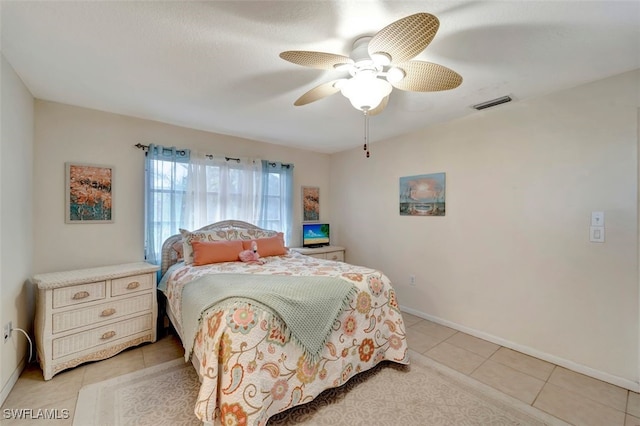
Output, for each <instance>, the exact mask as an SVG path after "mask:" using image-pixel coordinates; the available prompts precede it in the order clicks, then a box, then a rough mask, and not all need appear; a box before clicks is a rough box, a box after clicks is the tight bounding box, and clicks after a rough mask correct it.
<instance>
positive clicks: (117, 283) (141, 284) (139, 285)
mask: <svg viewBox="0 0 640 426" xmlns="http://www.w3.org/2000/svg"><path fill="white" fill-rule="evenodd" d="M153 282H154V280H153V275H152V274H141V275H133V276H131V277H124V278H118V279H115V280H112V281H111V296H121V295H123V294H130V293H133V292H136V291H141V290H149V289H151V288H153Z"/></svg>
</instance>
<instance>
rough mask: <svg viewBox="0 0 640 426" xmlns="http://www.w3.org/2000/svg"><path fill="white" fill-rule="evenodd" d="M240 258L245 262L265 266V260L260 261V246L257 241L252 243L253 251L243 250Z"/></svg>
mask: <svg viewBox="0 0 640 426" xmlns="http://www.w3.org/2000/svg"><path fill="white" fill-rule="evenodd" d="M239 256H240V260H242V261H243V262H248V263H259V264H261V265H262V264H264V260H263V259H260V254H258V244H257V243H256V242H255V241H252V242H251V250H243V251H241V252H240V255H239Z"/></svg>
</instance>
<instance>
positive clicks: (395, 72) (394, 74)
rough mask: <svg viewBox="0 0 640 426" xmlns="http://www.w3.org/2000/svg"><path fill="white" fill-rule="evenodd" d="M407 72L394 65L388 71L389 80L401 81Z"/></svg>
mask: <svg viewBox="0 0 640 426" xmlns="http://www.w3.org/2000/svg"><path fill="white" fill-rule="evenodd" d="M406 75H407V74H406V73H405V72H404V70H402V69H401V68H396V67H392V68H390V69H389V71H387V81H389V83H391V84H393V83H397V82H399V81H401V80H402V79H403V78H404V77H405V76H406Z"/></svg>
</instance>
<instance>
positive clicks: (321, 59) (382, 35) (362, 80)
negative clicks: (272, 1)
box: [280, 13, 462, 157]
mask: <svg viewBox="0 0 640 426" xmlns="http://www.w3.org/2000/svg"><path fill="white" fill-rule="evenodd" d="M439 26H440V21H438V18H436V17H435V16H433V15H431V14H429V13H416V14H414V15H410V16H407V17H405V18H402V19H399V20H397V21H395V22H393V23H391V24H389V25H387V26H386V27H384V28H383V29H381V30H380V31H378V32H377V33H376V34H375V35H374V36H365V37H360V38H358V39H357V40H356V41H355V42H354V43H353V50H352V51H351V55H350V56H344V55H337V54H333V53H325V52H313V51H304V50H288V51H285V52H282V53H280V57H281V58H282V59H284V60H286V61H289V62H292V63H294V64H297V65H302V66H305V67H311V68H318V69H324V70H339V71H346V72H348V73H349V77H345V78H338V79H335V80H332V81H328V82H326V83H323V84H321V85H319V86H316V87H314V88H313V89H311V90H309V91H308V92H306V93H305V94H303V95H302V96H300V97H299V98H298V99H297V100H296V101H295V102H294V105H295V106H301V105H306V104H309V103H311V102H315V101H317V100H320V99H323V98H325V97H327V96H330V95H333V94H334V93H337V92H342V94H343V95H344V96H345V97H346V98H348V99H349V101H351V104H352V105H353V106H354V108H356V109H359V110H361V111H363V112H364V117H365V134H364V150H365V151H366V152H367V157H369V150H368V141H369V122H368V119H369V116H371V115H376V114H379V113H380V112H382V111H383V110H384V108H385V107H386V106H387V103H388V101H389V94H390V93H391V91H392V89H393V87H395V88H396V89H400V90H406V91H412V92H435V91H440V90H449V89H454V88H456V87H458V86H459V85H460V84H461V83H462V77H461V76H460V74H458V73H457V72H455V71H453V70H451V69H449V68H447V67H445V66H442V65H438V64H434V63H431V62H425V61H416V60H411V59H412V58H414V57H415V56H416V55H418V54H419V53H420V52H422V51H423V50H424V49H425V48H426V47H427V46H428V45H429V43H431V40H433V38H434V37H435V35H436V32H437V31H438V28H439Z"/></svg>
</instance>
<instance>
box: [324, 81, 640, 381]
mask: <svg viewBox="0 0 640 426" xmlns="http://www.w3.org/2000/svg"><path fill="white" fill-rule="evenodd" d="M639 88H640V72H639V71H635V72H630V73H625V74H623V75H620V76H616V77H612V78H609V79H606V80H602V81H598V82H595V83H592V84H587V85H583V86H580V87H576V88H574V89H571V90H567V91H563V92H559V93H556V94H551V95H548V96H544V97H541V98H538V99H534V100H530V101H522V102H514V103H512V104H506V105H503V106H500V107H496V108H494V109H490V110H487V111H484V112H477V113H474V114H472V115H470V116H468V117H466V118H464V119H460V120H456V121H453V122H449V123H446V124H442V125H438V126H434V127H432V128H429V129H425V130H423V131H420V132H416V133H413V134H411V135H407V136H404V137H399V138H397V139H394V140H389V141H385V142H382V143H377V144H374V145H373V149H372V158H370V159H366V158H364V156H363V153H362V149H354V150H351V151H347V152H344V153H339V154H335V155H333V156H332V157H331V184H330V188H331V204H332V207H333V209H334V211H333V212H332V217H333V223H332V233H333V234H334V236H335V237H336V243H339V244H340V245H344V246H345V247H346V248H347V256H348V258H349V261H350V262H351V263H359V264H364V265H369V266H372V267H376V268H380V269H382V270H383V271H385V272H386V273H387V275H389V277H390V278H391V280H392V282H393V283H394V285H395V287H396V289H397V291H398V299H399V302H400V303H401V305H403V306H404V307H406V308H408V309H410V310H411V312H414V313H416V314H418V315H421V316H423V317H426V318H431V319H434V320H437V321H439V322H441V323H444V324H448V325H451V326H454V327H456V328H458V329H462V330H465V331H467V332H470V333H473V334H475V335H477V336H481V337H484V338H489V339H490V340H493V341H496V342H497V343H501V344H504V345H506V346H510V347H513V348H516V349H518V350H521V351H524V352H527V353H530V354H533V355H536V356H540V357H542V358H545V359H548V360H550V361H553V362H557V363H560V364H563V365H565V366H569V367H571V368H574V369H577V370H579V371H581V372H584V373H587V374H591V375H593V376H597V377H599V378H601V379H605V380H609V381H611V382H615V383H617V384H620V385H622V386H625V387H628V388H632V389H635V390H638V379H639V371H638V369H639V364H638V363H639V353H638V346H639V341H638V340H639V339H638V338H639V324H638V323H639V320H638V319H639V295H638V283H639V281H638V152H637V151H638V130H637V129H638V113H637V110H638V107H639V106H640V105H639V98H638V93H639ZM425 96H428V95H425ZM425 114H428V111H426V112H425ZM437 172H445V173H446V209H447V211H446V216H445V217H406V216H402V217H401V216H400V215H399V213H398V193H399V182H398V179H399V178H400V177H401V176H410V175H417V174H425V173H437ZM592 211H604V213H605V223H606V242H605V243H604V244H598V243H591V242H589V224H590V218H591V212H592ZM410 274H414V275H415V276H416V285H415V287H412V286H409V275H410Z"/></svg>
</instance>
